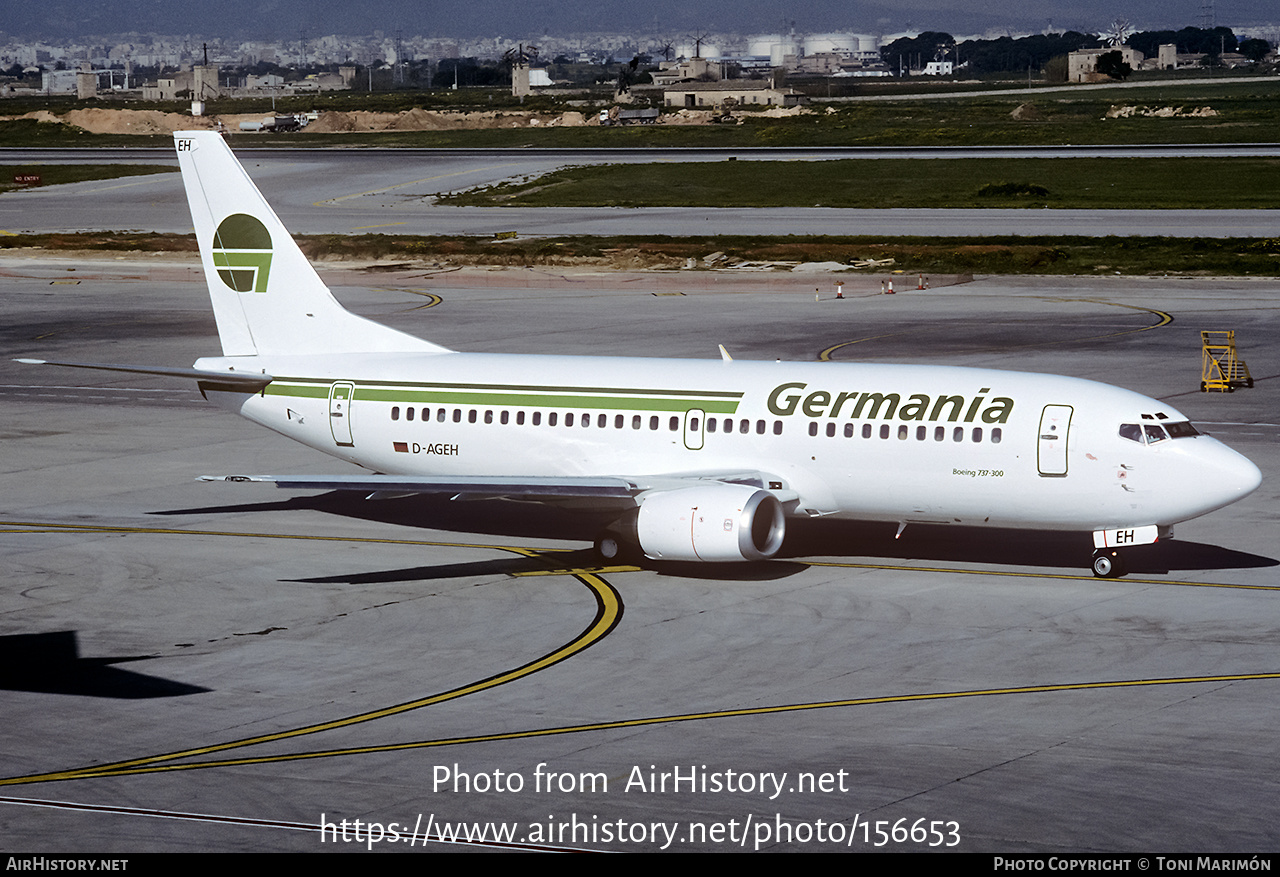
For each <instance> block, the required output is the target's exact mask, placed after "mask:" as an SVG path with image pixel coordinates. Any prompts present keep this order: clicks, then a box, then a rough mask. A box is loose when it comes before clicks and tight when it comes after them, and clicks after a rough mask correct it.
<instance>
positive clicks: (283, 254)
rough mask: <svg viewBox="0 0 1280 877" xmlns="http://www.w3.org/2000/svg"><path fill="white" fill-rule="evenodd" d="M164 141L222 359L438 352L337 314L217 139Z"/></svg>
mask: <svg viewBox="0 0 1280 877" xmlns="http://www.w3.org/2000/svg"><path fill="white" fill-rule="evenodd" d="M173 138H174V144H175V145H176V146H177V149H178V163H179V165H180V166H181V167H182V181H183V183H184V184H185V185H186V189H187V201H188V203H189V204H190V205H191V221H192V223H193V224H194V225H195V230H196V238H197V239H198V240H199V243H200V259H201V261H202V262H203V263H204V274H205V281H206V282H207V283H208V285H209V297H210V299H212V301H213V313H214V317H215V318H216V319H217V321H218V336H219V337H220V338H221V339H222V352H223V355H225V356H253V355H255V354H304V353H390V352H401V351H406V352H407V351H413V352H420V353H444V352H446V350H445V348H443V347H440V346H438V345H435V344H432V343H430V342H428V341H423V340H421V339H420V338H414V337H413V336H412V335H406V334H404V333H403V332H398V331H396V330H395V329H391V328H389V327H387V326H383V325H380V324H378V323H374V322H372V321H371V320H366V319H365V318H364V317H359V316H356V315H355V314H352V313H350V312H348V311H346V310H344V309H343V307H342V305H340V304H338V302H337V300H336V299H334V297H333V295H332V294H330V292H329V289H328V287H326V286H325V285H324V283H323V282H322V281H321V280H320V277H319V275H317V274H316V272H315V269H313V268H312V267H311V265H310V263H309V262H307V259H306V257H305V256H303V255H302V251H301V250H299V249H298V245H297V244H295V243H294V241H293V238H292V237H290V236H289V232H288V231H286V230H285V227H284V225H283V223H281V222H280V220H279V218H278V217H277V216H276V214H275V212H274V211H273V210H272V209H271V207H270V206H268V204H267V202H266V199H264V198H263V197H262V193H261V192H259V191H258V187H257V186H255V185H254V184H253V181H252V180H251V179H249V175H248V174H246V173H245V171H244V168H243V167H241V166H240V162H238V161H236V158H235V156H234V155H232V154H231V148H230V147H229V146H227V143H226V141H225V140H224V139H223V138H222V135H221V134H218V133H217V132H214V131H177V132H175V133H174V135H173Z"/></svg>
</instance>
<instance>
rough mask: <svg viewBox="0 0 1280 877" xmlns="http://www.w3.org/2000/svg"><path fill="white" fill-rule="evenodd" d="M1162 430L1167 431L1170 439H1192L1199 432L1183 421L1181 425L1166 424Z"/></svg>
mask: <svg viewBox="0 0 1280 877" xmlns="http://www.w3.org/2000/svg"><path fill="white" fill-rule="evenodd" d="M1164 428H1165V429H1167V430H1168V431H1169V437H1170V438H1176V439H1179V438H1192V437H1193V436H1197V435H1200V431H1199V430H1198V429H1196V428H1195V427H1194V426H1192V425H1191V424H1190V423H1188V422H1187V421H1185V420H1184V421H1182V422H1181V423H1166V424H1165V425H1164Z"/></svg>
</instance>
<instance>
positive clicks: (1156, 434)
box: [1142, 423, 1168, 445]
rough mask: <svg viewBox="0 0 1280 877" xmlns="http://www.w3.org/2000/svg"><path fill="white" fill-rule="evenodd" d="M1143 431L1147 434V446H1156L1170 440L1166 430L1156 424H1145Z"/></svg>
mask: <svg viewBox="0 0 1280 877" xmlns="http://www.w3.org/2000/svg"><path fill="white" fill-rule="evenodd" d="M1142 430H1143V432H1145V433H1146V434H1147V444H1149V445H1154V444H1155V443H1156V442H1162V441H1164V440H1165V439H1167V438H1168V436H1167V435H1165V434H1164V430H1163V429H1161V428H1160V427H1158V426H1156V425H1154V424H1150V423H1146V424H1143V426H1142Z"/></svg>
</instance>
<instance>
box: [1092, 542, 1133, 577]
mask: <svg viewBox="0 0 1280 877" xmlns="http://www.w3.org/2000/svg"><path fill="white" fill-rule="evenodd" d="M1091 565H1092V567H1093V574H1094V575H1095V576H1097V577H1098V578H1100V579H1114V578H1118V577H1120V576H1122V575H1124V574H1125V573H1126V572H1127V571H1128V570H1127V569H1126V568H1125V563H1124V558H1123V557H1121V556H1120V552H1119V551H1117V550H1116V549H1114V548H1099V549H1097V550H1096V551H1094V552H1093V563H1092V564H1091Z"/></svg>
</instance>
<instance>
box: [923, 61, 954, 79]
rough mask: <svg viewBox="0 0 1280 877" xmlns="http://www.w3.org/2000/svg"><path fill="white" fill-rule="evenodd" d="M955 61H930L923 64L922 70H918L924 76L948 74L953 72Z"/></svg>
mask: <svg viewBox="0 0 1280 877" xmlns="http://www.w3.org/2000/svg"><path fill="white" fill-rule="evenodd" d="M955 69H956V63H955V62H954V61H930V62H929V63H928V64H925V65H924V70H922V71H920V72H922V73H923V74H924V75H925V76H950V75H951V74H953V73H954V72H955Z"/></svg>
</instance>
